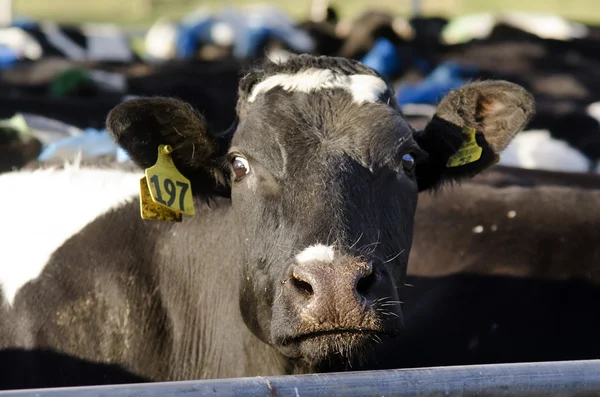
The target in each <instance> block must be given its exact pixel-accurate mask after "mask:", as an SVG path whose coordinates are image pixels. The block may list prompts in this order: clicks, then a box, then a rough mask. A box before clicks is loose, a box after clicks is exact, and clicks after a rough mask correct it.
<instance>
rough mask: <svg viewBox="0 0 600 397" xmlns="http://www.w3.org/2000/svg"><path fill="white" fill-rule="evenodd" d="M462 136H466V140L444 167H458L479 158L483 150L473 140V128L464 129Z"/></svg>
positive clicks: (474, 131)
mask: <svg viewBox="0 0 600 397" xmlns="http://www.w3.org/2000/svg"><path fill="white" fill-rule="evenodd" d="M462 132H463V134H465V135H467V140H466V141H465V142H464V143H463V144H462V146H461V147H460V149H458V150H457V151H456V153H454V154H453V155H452V156H450V158H449V159H448V162H447V163H446V167H447V168H450V167H460V166H461V165H465V164H469V163H473V162H475V161H477V160H479V159H480V158H481V153H483V149H482V148H481V147H480V146H479V145H478V144H477V140H476V139H475V133H476V130H475V128H469V127H464V128H463V130H462Z"/></svg>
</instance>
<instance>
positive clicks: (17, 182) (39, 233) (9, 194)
mask: <svg viewBox="0 0 600 397" xmlns="http://www.w3.org/2000/svg"><path fill="white" fill-rule="evenodd" d="M141 177H143V175H142V174H138V173H129V172H123V171H118V170H108V169H80V168H78V167H77V166H75V167H74V166H69V167H67V168H66V169H65V170H56V169H42V170H35V171H15V172H10V173H5V174H0V192H2V194H0V208H1V209H2V215H1V216H0V219H1V221H0V244H1V247H2V255H1V256H0V286H1V288H2V292H3V294H4V297H5V299H6V300H7V301H8V302H9V303H10V304H12V302H13V299H14V297H15V295H16V294H17V292H18V291H19V289H20V288H21V287H22V286H23V285H24V284H26V283H27V282H28V281H30V280H33V279H35V278H36V277H38V276H39V274H40V273H41V272H42V270H43V269H44V266H45V264H46V263H47V262H48V259H49V258H50V256H51V255H52V253H53V252H54V251H55V250H56V249H57V248H58V247H60V246H61V245H62V244H63V243H64V242H65V241H66V240H67V239H69V238H70V237H71V236H73V235H75V234H77V233H78V232H79V231H80V230H81V229H82V228H83V227H84V226H86V225H87V224H88V223H90V222H92V221H93V220H94V219H95V218H97V217H98V216H99V215H101V214H103V213H105V212H107V211H108V210H110V209H111V208H115V207H117V206H119V205H122V204H123V203H125V202H126V201H128V200H130V199H132V198H133V197H134V196H136V195H137V194H138V191H139V180H140V178H141Z"/></svg>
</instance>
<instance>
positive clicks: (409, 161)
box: [402, 153, 415, 172]
mask: <svg viewBox="0 0 600 397" xmlns="http://www.w3.org/2000/svg"><path fill="white" fill-rule="evenodd" d="M402 168H404V171H407V172H410V171H412V170H413V168H415V158H414V157H413V156H412V155H411V154H408V153H407V154H405V155H404V156H402Z"/></svg>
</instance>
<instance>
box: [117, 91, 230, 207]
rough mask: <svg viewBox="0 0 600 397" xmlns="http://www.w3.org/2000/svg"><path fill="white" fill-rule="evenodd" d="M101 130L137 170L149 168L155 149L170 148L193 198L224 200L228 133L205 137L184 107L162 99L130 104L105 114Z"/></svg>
mask: <svg viewBox="0 0 600 397" xmlns="http://www.w3.org/2000/svg"><path fill="white" fill-rule="evenodd" d="M106 127H107V129H108V131H109V133H110V134H111V135H112V137H113V139H114V140H115V141H116V142H117V144H118V145H119V146H121V147H122V148H123V149H124V150H125V151H126V152H127V153H128V154H129V156H130V157H131V159H132V160H133V161H134V162H135V163H136V164H137V165H138V166H140V167H142V168H144V169H145V168H149V167H152V166H153V165H154V164H155V163H156V160H157V158H158V147H159V146H160V145H170V146H171V147H172V148H173V152H172V153H171V158H172V159H173V163H174V164H175V166H176V167H177V169H178V170H179V172H181V173H182V174H183V175H184V176H185V177H186V178H188V179H189V180H190V183H191V184H192V190H193V192H194V193H195V194H201V195H207V196H211V195H218V196H225V197H229V195H230V190H231V188H230V185H229V181H230V178H229V173H228V172H229V171H228V168H227V167H226V164H225V163H224V157H225V155H226V153H227V150H228V148H229V144H230V141H231V137H232V135H233V132H232V131H233V129H231V130H229V131H226V132H224V133H222V134H219V135H214V134H211V133H210V132H209V130H208V126H207V123H206V120H205V119H204V117H203V116H202V115H201V114H200V113H199V112H198V111H196V110H195V109H194V108H193V107H192V106H191V105H190V104H188V103H186V102H183V101H181V100H179V99H175V98H165V97H149V98H137V99H131V100H128V101H125V102H122V103H121V104H119V105H117V106H116V107H115V108H114V109H112V110H111V111H110V113H109V114H108V116H107V118H106Z"/></svg>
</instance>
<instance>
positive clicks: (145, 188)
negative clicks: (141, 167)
mask: <svg viewBox="0 0 600 397" xmlns="http://www.w3.org/2000/svg"><path fill="white" fill-rule="evenodd" d="M172 151H173V149H172V148H171V146H169V145H160V146H159V147H158V158H157V160H156V164H154V165H153V166H152V167H150V168H147V169H146V170H145V175H146V176H144V177H143V178H142V179H141V180H140V211H141V216H142V219H153V220H163V221H169V222H181V221H182V214H186V215H194V214H195V213H196V212H195V210H194V201H193V199H192V185H191V184H190V181H189V180H188V179H187V178H186V177H184V176H183V175H182V174H181V172H179V170H178V169H177V167H176V166H175V164H174V163H173V159H172V158H171V152H172Z"/></svg>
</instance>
